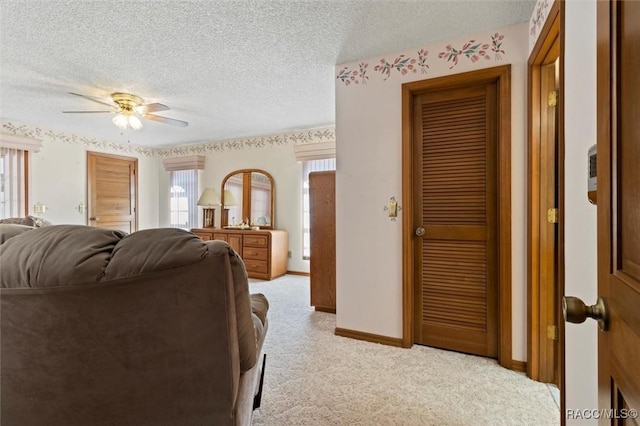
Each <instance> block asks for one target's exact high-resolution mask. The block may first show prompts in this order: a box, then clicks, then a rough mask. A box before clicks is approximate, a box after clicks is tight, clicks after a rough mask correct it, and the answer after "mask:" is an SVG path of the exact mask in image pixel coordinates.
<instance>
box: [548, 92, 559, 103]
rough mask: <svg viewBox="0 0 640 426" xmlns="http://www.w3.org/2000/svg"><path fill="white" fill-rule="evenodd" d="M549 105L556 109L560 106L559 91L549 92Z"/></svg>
mask: <svg viewBox="0 0 640 426" xmlns="http://www.w3.org/2000/svg"><path fill="white" fill-rule="evenodd" d="M547 103H548V104H549V106H550V107H554V106H556V105H558V91H557V90H552V91H551V92H549V96H548V97H547Z"/></svg>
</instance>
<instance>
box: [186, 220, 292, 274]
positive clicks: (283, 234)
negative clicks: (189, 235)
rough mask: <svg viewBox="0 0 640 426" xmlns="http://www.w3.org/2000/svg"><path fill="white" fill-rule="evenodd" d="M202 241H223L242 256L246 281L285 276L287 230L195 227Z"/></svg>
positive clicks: (287, 251) (287, 244) (195, 232)
mask: <svg viewBox="0 0 640 426" xmlns="http://www.w3.org/2000/svg"><path fill="white" fill-rule="evenodd" d="M191 232H193V233H194V234H196V235H197V236H199V237H200V238H202V239H203V240H222V241H226V242H227V243H229V245H230V246H231V247H233V249H234V250H235V251H236V252H237V253H238V254H239V255H240V257H242V260H243V261H244V265H245V267H246V268H247V273H248V275H249V278H258V279H262V280H272V279H274V278H277V277H280V276H282V275H284V274H286V273H287V260H288V257H289V239H288V235H287V231H282V230H277V229H276V230H260V231H243V230H239V229H221V228H194V229H192V230H191Z"/></svg>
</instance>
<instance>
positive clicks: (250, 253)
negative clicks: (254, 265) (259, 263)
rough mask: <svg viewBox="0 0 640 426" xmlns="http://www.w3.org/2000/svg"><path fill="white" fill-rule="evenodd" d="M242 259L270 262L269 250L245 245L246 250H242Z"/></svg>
mask: <svg viewBox="0 0 640 426" xmlns="http://www.w3.org/2000/svg"><path fill="white" fill-rule="evenodd" d="M242 258H243V259H253V260H269V249H266V248H260V247H247V244H246V243H245V245H244V250H242Z"/></svg>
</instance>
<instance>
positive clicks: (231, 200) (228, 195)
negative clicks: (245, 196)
mask: <svg viewBox="0 0 640 426" xmlns="http://www.w3.org/2000/svg"><path fill="white" fill-rule="evenodd" d="M237 204H238V202H237V201H236V197H234V196H233V192H231V191H229V190H228V189H225V190H224V206H225V207H227V206H235V205H237Z"/></svg>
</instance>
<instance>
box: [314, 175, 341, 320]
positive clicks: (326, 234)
mask: <svg viewBox="0 0 640 426" xmlns="http://www.w3.org/2000/svg"><path fill="white" fill-rule="evenodd" d="M335 194H336V172H335V171H328V172H312V173H309V218H310V224H309V225H310V228H309V231H310V237H311V238H310V243H311V259H310V261H309V263H310V265H309V266H310V272H311V274H310V275H311V276H310V286H311V306H314V307H315V309H316V310H318V311H325V312H334V313H335V311H336V195H335Z"/></svg>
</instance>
